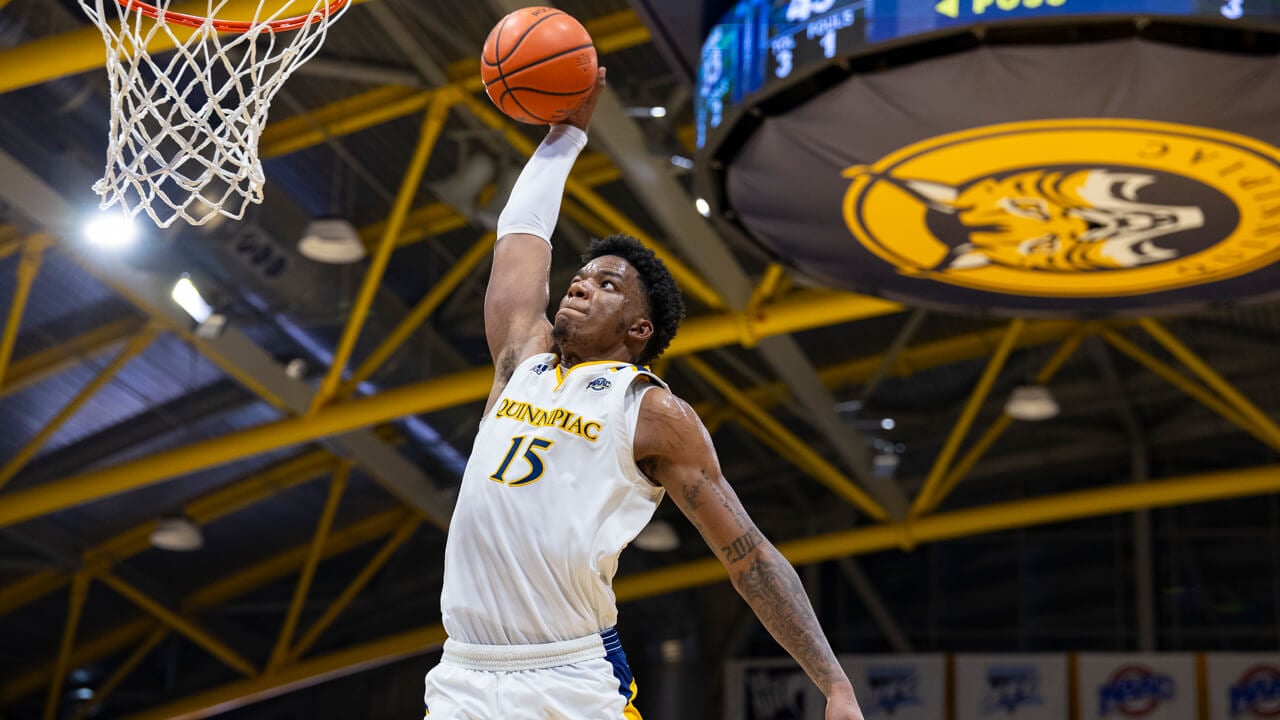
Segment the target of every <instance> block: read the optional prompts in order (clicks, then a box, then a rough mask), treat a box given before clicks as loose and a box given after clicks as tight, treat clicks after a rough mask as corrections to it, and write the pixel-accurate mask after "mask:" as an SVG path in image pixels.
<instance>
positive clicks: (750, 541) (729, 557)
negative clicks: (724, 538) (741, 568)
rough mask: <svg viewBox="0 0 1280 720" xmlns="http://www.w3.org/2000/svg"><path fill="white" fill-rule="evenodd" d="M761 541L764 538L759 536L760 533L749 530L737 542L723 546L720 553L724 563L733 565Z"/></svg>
mask: <svg viewBox="0 0 1280 720" xmlns="http://www.w3.org/2000/svg"><path fill="white" fill-rule="evenodd" d="M761 540H764V536H763V535H761V534H760V531H759V530H757V529H755V528H751V529H750V530H748V531H747V532H746V533H745V534H743V535H742V536H740V537H739V538H738V539H737V540H734V541H733V542H731V543H729V544H728V545H725V546H724V547H723V548H721V550H720V551H721V552H723V553H724V557H725V561H727V562H731V563H735V562H738V561H739V560H741V559H742V558H744V557H746V556H747V554H748V553H750V552H751V551H752V550H754V549H755V548H756V546H757V545H759V544H760V541H761Z"/></svg>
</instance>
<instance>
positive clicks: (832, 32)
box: [766, 0, 875, 79]
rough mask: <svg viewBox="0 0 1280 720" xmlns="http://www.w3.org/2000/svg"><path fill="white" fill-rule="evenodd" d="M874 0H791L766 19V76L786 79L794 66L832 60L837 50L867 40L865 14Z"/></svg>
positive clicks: (774, 9) (774, 10)
mask: <svg viewBox="0 0 1280 720" xmlns="http://www.w3.org/2000/svg"><path fill="white" fill-rule="evenodd" d="M874 4H875V0H854V2H848V1H847V0H846V2H838V0H794V1H793V2H787V3H786V4H783V5H779V6H777V7H775V8H773V10H772V12H771V13H770V17H769V28H770V31H769V33H768V37H769V65H768V72H767V73H766V75H767V76H768V77H772V78H779V79H783V78H787V77H790V75H791V73H792V72H794V70H795V69H796V68H797V67H804V66H805V65H809V64H811V63H814V62H817V61H820V60H830V59H831V58H834V57H835V56H836V55H837V54H838V53H839V52H840V49H841V48H847V47H850V46H853V45H855V44H858V43H861V42H863V41H864V40H865V39H866V37H867V20H868V18H867V15H868V10H869V8H870V7H872V6H874Z"/></svg>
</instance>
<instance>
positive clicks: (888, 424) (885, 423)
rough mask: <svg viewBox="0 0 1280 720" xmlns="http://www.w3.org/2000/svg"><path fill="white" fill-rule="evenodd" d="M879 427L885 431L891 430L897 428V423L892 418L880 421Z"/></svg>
mask: <svg viewBox="0 0 1280 720" xmlns="http://www.w3.org/2000/svg"><path fill="white" fill-rule="evenodd" d="M880 427H882V428H884V429H885V430H892V429H894V428H896V427H898V423H897V422H896V421H895V420H894V419H893V418H885V419H883V420H881V421H880Z"/></svg>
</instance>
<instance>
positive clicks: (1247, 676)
mask: <svg viewBox="0 0 1280 720" xmlns="http://www.w3.org/2000/svg"><path fill="white" fill-rule="evenodd" d="M1228 692H1229V693H1230V698H1231V717H1233V718H1237V717H1247V718H1253V717H1280V667H1276V666H1274V665H1256V666H1254V667H1251V668H1249V669H1248V670H1245V671H1244V674H1242V675H1241V676H1240V680H1239V681H1237V682H1236V683H1234V684H1233V685H1232V686H1231V688H1230V690H1229V691H1228Z"/></svg>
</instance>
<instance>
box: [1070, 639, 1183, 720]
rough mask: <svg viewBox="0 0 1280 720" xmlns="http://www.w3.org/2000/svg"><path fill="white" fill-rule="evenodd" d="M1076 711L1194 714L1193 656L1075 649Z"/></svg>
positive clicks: (1173, 719)
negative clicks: (1131, 653) (1132, 653)
mask: <svg viewBox="0 0 1280 720" xmlns="http://www.w3.org/2000/svg"><path fill="white" fill-rule="evenodd" d="M1077 668H1078V670H1079V678H1080V682H1079V688H1080V689H1079V692H1080V695H1079V699H1080V717H1081V719H1082V720H1102V719H1103V718H1107V719H1108V720H1111V719H1116V718H1119V719H1121V720H1122V719H1123V718H1151V719H1152V720H1196V718H1197V717H1198V715H1197V712H1196V708H1197V705H1198V703H1197V700H1196V676H1195V657H1194V656H1193V655H1191V654H1185V653H1181V654H1180V653H1165V654H1158V655H1157V654H1146V655H1119V654H1109V653H1102V654H1091V653H1085V654H1081V655H1080V656H1079V658H1078V659H1077Z"/></svg>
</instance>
